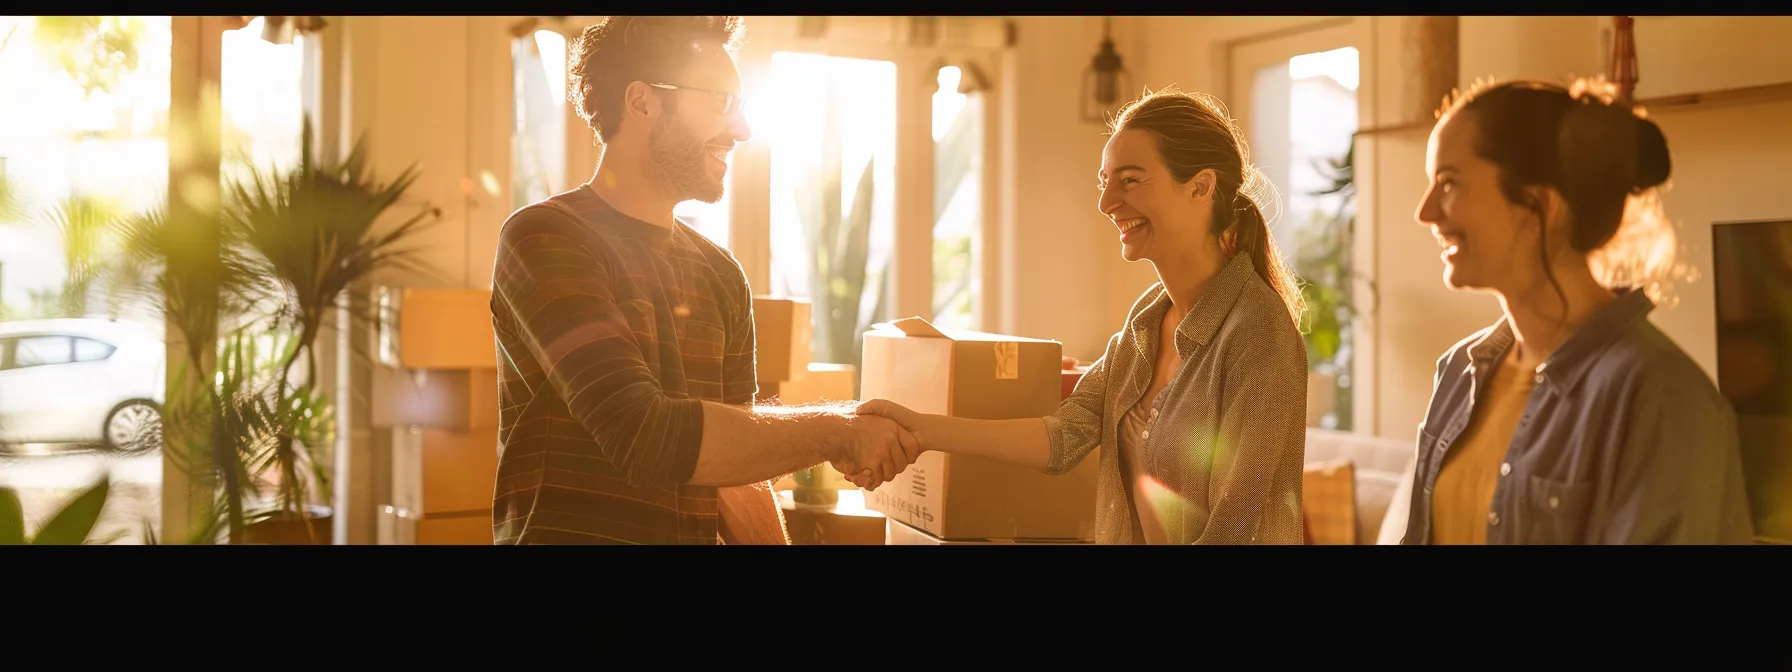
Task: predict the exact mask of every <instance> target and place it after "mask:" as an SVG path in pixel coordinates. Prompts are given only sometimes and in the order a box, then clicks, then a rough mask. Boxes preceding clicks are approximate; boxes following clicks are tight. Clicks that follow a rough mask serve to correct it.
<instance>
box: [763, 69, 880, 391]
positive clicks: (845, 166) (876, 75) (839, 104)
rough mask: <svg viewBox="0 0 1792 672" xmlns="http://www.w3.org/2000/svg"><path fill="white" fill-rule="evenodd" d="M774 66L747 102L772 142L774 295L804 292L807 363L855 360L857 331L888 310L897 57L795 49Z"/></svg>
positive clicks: (857, 341)
mask: <svg viewBox="0 0 1792 672" xmlns="http://www.w3.org/2000/svg"><path fill="white" fill-rule="evenodd" d="M771 66H772V67H771V78H770V82H768V90H767V91H765V92H764V93H763V94H759V95H756V96H755V98H756V99H757V100H759V101H763V102H762V105H761V106H759V107H749V108H748V114H749V115H750V116H752V120H751V123H752V125H753V128H754V129H755V130H754V133H755V134H764V136H765V137H766V138H767V139H769V141H770V142H771V191H770V194H771V227H770V228H771V231H770V233H771V276H772V277H771V283H772V286H771V292H770V293H771V294H772V295H774V296H790V297H806V298H808V300H809V301H810V303H811V315H812V317H813V320H814V332H813V336H812V343H813V348H814V351H813V360H814V361H816V362H821V363H834V364H853V365H857V364H858V363H859V347H860V344H859V337H860V334H862V333H863V332H864V331H865V329H866V328H867V327H868V326H869V325H870V324H872V323H873V322H876V321H878V320H881V319H884V318H885V313H886V312H887V306H886V303H887V297H888V296H889V292H888V290H887V288H888V286H889V269H890V264H889V262H890V251H891V247H892V242H893V235H894V220H895V205H894V201H893V199H892V198H891V197H892V195H893V194H894V193H895V161H894V158H895V149H896V116H895V114H896V66H895V64H894V63H892V62H889V61H879V60H866V59H855V58H843V57H835V56H824V55H818V54H805V53H796V52H777V53H774V54H772V59H771ZM768 107H769V109H768Z"/></svg>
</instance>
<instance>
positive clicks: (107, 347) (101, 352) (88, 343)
mask: <svg viewBox="0 0 1792 672" xmlns="http://www.w3.org/2000/svg"><path fill="white" fill-rule="evenodd" d="M117 349H118V348H115V347H112V344H111V343H103V342H100V341H96V340H93V339H91V338H81V337H78V336H77V337H76V338H75V361H77V362H97V361H100V360H102V359H105V358H107V357H111V356H112V352H113V351H115V350H117Z"/></svg>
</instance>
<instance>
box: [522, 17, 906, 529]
mask: <svg viewBox="0 0 1792 672" xmlns="http://www.w3.org/2000/svg"><path fill="white" fill-rule="evenodd" d="M740 30H741V18H740V17H717V16H676V17H610V18H608V19H607V20H605V21H604V22H603V23H600V24H598V25H596V26H593V27H591V28H588V29H586V30H585V32H584V34H583V35H582V36H581V37H580V39H579V42H578V45H577V46H576V48H575V52H574V54H573V58H572V59H571V61H570V62H571V63H573V65H572V70H571V78H570V79H571V81H570V86H569V87H568V89H569V93H570V97H572V98H573V100H574V101H575V102H576V104H577V107H578V111H579V115H580V116H581V117H583V118H585V119H586V120H587V123H589V124H590V126H591V128H592V130H593V131H594V132H595V133H596V134H597V137H598V139H599V140H601V141H602V142H603V147H604V150H603V156H602V158H601V159H600V160H599V162H598V167H597V172H596V174H595V175H594V176H593V178H592V180H591V182H590V183H588V184H585V185H581V186H580V187H579V188H577V189H573V190H571V191H569V192H566V193H563V194H559V195H556V196H553V197H551V198H549V199H547V200H546V201H543V202H541V203H537V204H534V205H531V206H529V207H525V208H523V209H521V210H518V211H517V212H516V213H514V214H512V215H511V217H510V219H509V220H508V221H506V222H505V224H504V229H503V232H502V233H501V234H500V235H499V241H498V253H497V261H496V265H495V268H494V270H493V291H492V323H493V327H494V329H495V330H496V332H497V346H498V371H499V402H498V403H499V410H500V427H499V442H500V444H501V449H500V460H499V465H498V480H497V487H496V489H495V492H494V494H493V499H492V515H493V533H494V537H495V539H496V541H497V543H500V544H611V543H624V544H714V543H717V542H718V541H723V542H725V543H774V544H776V543H788V537H787V535H786V534H785V532H784V528H783V524H782V521H783V519H782V516H781V515H780V514H779V511H778V506H777V501H776V499H775V498H774V496H773V494H772V492H771V489H770V487H769V483H768V481H769V480H770V479H773V478H777V477H779V476H782V475H784V474H787V473H790V472H793V471H796V470H799V469H805V468H808V467H811V466H814V465H816V464H820V463H823V462H831V463H833V465H834V466H835V468H837V469H840V470H842V471H843V472H846V473H852V474H855V475H858V476H859V477H860V478H861V480H862V481H864V482H869V483H872V484H876V483H881V482H882V481H885V480H888V479H890V478H893V477H894V476H895V475H896V474H897V473H900V472H901V471H902V470H903V469H904V468H906V467H907V466H908V464H909V463H910V462H911V461H913V459H914V457H915V456H916V455H917V454H918V452H919V444H918V443H917V442H915V441H914V439H913V437H911V436H909V435H908V433H907V432H906V431H904V430H903V429H901V428H900V427H899V426H898V425H896V424H895V423H894V422H891V421H889V420H886V419H884V418H880V417H875V416H863V417H860V416H855V415H853V414H852V413H851V410H850V406H848V407H843V408H840V409H777V408H774V407H765V408H754V407H752V406H751V404H752V403H753V399H754V396H755V395H756V394H757V392H758V384H757V382H756V380H757V376H756V375H755V371H754V369H755V366H754V360H755V346H754V336H753V316H752V294H751V291H750V290H749V288H748V286H747V281H746V276H745V274H744V273H743V272H742V271H741V268H740V264H739V263H738V262H737V261H735V259H734V257H733V256H732V255H731V254H730V253H729V252H728V251H727V250H725V249H723V248H721V247H719V246H717V245H715V244H714V243H711V242H710V241H708V240H706V239H705V238H703V237H702V236H701V235H699V234H697V233H696V232H695V231H694V230H692V229H691V228H690V227H688V226H686V225H684V224H683V223H681V222H678V221H677V220H676V219H674V218H673V216H672V209H673V207H674V206H675V205H677V204H678V203H679V202H681V201H685V200H689V199H697V200H701V201H706V202H711V203H713V202H715V201H717V200H720V198H721V196H722V188H723V187H722V179H723V177H724V175H725V174H726V172H727V169H728V165H727V155H728V153H729V152H730V151H731V150H732V149H733V147H734V145H735V144H736V143H739V142H744V141H746V140H747V138H748V137H749V135H750V131H749V129H748V128H747V122H746V119H745V117H744V116H743V110H742V97H741V95H740V91H741V82H740V74H739V72H738V71H737V70H736V69H735V65H734V61H733V57H732V55H731V54H730V53H729V49H730V48H732V47H733V46H734V45H735V44H737V42H738V40H739V35H740Z"/></svg>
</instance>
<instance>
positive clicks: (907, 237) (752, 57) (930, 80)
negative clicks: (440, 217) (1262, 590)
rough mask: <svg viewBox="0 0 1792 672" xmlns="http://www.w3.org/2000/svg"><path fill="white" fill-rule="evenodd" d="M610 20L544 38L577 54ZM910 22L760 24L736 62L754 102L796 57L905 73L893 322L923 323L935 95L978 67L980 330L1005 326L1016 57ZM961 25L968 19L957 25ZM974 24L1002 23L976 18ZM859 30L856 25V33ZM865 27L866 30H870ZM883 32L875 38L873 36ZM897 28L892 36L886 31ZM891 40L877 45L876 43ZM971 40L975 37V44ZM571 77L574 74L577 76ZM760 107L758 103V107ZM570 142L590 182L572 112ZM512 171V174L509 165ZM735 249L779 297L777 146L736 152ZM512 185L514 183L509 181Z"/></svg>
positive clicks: (577, 170) (753, 278)
mask: <svg viewBox="0 0 1792 672" xmlns="http://www.w3.org/2000/svg"><path fill="white" fill-rule="evenodd" d="M602 18H603V17H577V19H576V20H573V21H567V22H564V23H560V22H554V23H549V22H544V23H543V24H542V25H540V26H539V28H538V29H545V30H555V31H557V32H560V33H561V34H563V35H565V36H566V37H567V43H568V52H569V54H570V52H571V49H572V45H574V44H576V42H577V40H578V37H579V34H580V32H581V31H583V30H584V28H585V26H588V25H592V24H593V23H594V22H596V21H598V20H601V19H602ZM907 18H909V17H827V19H828V20H830V21H835V20H838V22H839V23H842V26H841V28H842V29H841V30H839V31H837V32H835V33H833V36H822V37H800V36H798V31H797V30H796V26H795V22H796V19H797V17H753V21H752V23H751V25H750V26H749V28H748V31H749V39H747V40H746V41H745V42H744V43H742V45H741V47H740V50H739V51H738V52H737V53H736V57H735V63H736V65H737V67H738V68H739V69H740V73H741V79H742V84H743V87H744V88H745V89H746V91H747V92H748V95H749V97H750V96H751V95H752V93H751V92H752V91H754V90H756V89H757V90H763V88H764V86H763V83H764V82H765V81H766V79H767V78H769V76H770V74H771V59H772V54H774V53H777V52H780V51H794V52H803V53H810V54H822V55H827V56H838V57H844V58H859V59H867V60H879V61H888V62H891V63H894V64H895V66H896V82H897V84H896V105H897V108H898V109H897V115H896V158H895V161H896V173H895V174H896V191H895V194H894V195H893V196H892V198H894V199H895V208H896V213H895V220H896V221H895V226H894V236H895V240H893V241H892V245H893V247H892V250H891V259H890V263H891V272H890V284H889V286H888V287H887V288H886V291H889V292H890V295H889V296H888V297H887V298H888V301H889V306H890V312H891V314H892V315H922V316H925V317H927V318H928V319H930V320H931V319H933V318H934V314H933V301H934V296H933V283H934V278H933V270H934V269H933V228H934V224H935V222H934V221H933V207H932V204H933V198H934V194H933V191H934V189H933V175H934V152H933V129H932V120H933V115H932V110H933V94H934V92H935V91H937V90H938V86H939V83H938V73H939V68H941V67H943V66H946V65H959V66H960V67H964V66H966V65H970V66H972V67H973V68H974V69H975V70H976V72H978V73H980V74H981V75H982V76H983V77H984V78H985V79H986V81H985V84H986V87H985V88H984V89H982V90H981V91H978V92H977V93H979V94H980V95H981V96H982V98H983V103H982V108H983V123H982V127H983V147H982V150H981V151H982V174H981V175H980V183H981V184H980V185H979V186H980V187H981V194H982V199H981V201H982V202H981V203H980V204H979V205H980V206H981V210H982V213H981V216H980V217H979V222H978V233H977V236H976V238H975V242H974V244H973V247H972V254H973V255H975V260H974V261H975V264H974V268H975V272H976V273H978V275H979V276H980V277H979V278H978V285H979V295H978V297H977V307H976V313H975V314H976V321H977V324H978V328H979V329H990V328H991V327H992V325H995V324H998V323H999V322H998V320H999V316H1000V315H1001V311H1002V305H1001V297H1003V296H1004V293H1003V291H1002V289H1003V287H1004V285H1005V284H1006V278H1005V276H1004V273H1003V267H1002V264H1001V259H1002V255H1001V250H1002V249H1003V247H1004V241H1002V240H1001V239H1000V235H1001V231H1002V226H1001V222H1002V217H1003V215H1004V210H1005V208H1004V203H1003V200H1004V199H1003V194H1004V191H1003V189H1002V185H1003V178H1004V176H1005V175H1006V171H1005V166H1004V165H1003V163H1002V161H1001V159H1002V156H1003V155H1002V144H1001V143H1002V137H1003V133H1004V128H1003V123H1002V122H1003V116H1004V115H1003V108H1004V104H1005V101H1004V99H1003V97H1002V91H1001V82H1002V81H1003V79H1004V75H1005V72H1004V69H1005V68H1006V67H1007V59H1006V58H1004V52H1005V51H1006V48H1005V47H1003V46H997V45H994V44H990V43H989V40H988V39H979V38H978V37H977V36H976V35H974V33H976V31H978V30H984V31H985V32H988V31H987V30H986V29H988V28H989V27H990V25H994V24H990V25H981V24H976V25H970V31H969V32H967V33H961V34H959V36H958V37H959V38H960V39H956V40H950V41H949V42H950V43H946V44H910V43H904V42H901V41H899V40H898V39H896V38H895V36H896V35H897V34H898V33H899V32H900V27H902V26H903V25H905V24H904V23H903V22H902V19H907ZM953 18H954V20H963V19H961V18H956V17H953ZM971 20H972V21H1000V20H1001V19H999V18H973V19H971ZM847 24H850V25H847ZM860 24H863V25H860ZM868 26H869V27H871V28H873V30H866V29H865V28H866V27H868ZM883 26H888V27H889V30H888V32H884V31H883V29H882V27H883ZM873 34H876V35H879V36H888V37H889V38H890V39H882V40H880V39H869V38H870V36H871V35H873ZM965 35H972V36H971V37H965ZM569 69H570V68H569ZM749 104H751V103H749ZM566 113H567V114H568V115H569V122H568V124H567V133H566V169H567V172H568V181H567V184H568V185H574V184H579V183H582V182H583V181H584V180H585V179H587V177H588V176H589V175H590V172H591V170H592V169H593V168H594V167H595V166H596V165H597V160H598V156H599V151H598V149H597V148H596V147H595V146H594V143H593V137H592V134H591V130H590V129H589V128H588V127H586V126H585V124H584V122H583V121H582V120H580V119H578V116H577V113H576V111H575V110H574V109H573V106H572V105H571V103H567V105H566ZM505 170H507V171H508V170H509V167H508V166H506V167H505ZM728 173H729V175H728V190H729V208H728V241H727V247H728V249H729V251H730V252H732V253H733V254H734V256H735V258H736V260H738V261H739V262H740V265H741V270H742V271H743V272H744V273H745V274H746V277H747V282H748V284H749V285H751V287H752V288H753V292H754V293H755V294H757V295H765V294H767V293H768V292H769V291H770V288H771V198H770V197H771V194H770V190H771V153H770V146H769V143H764V142H752V141H749V142H748V143H746V144H743V145H741V146H740V147H739V148H737V149H736V150H735V154H734V157H733V160H732V161H731V162H730V164H729V170H728ZM574 176H577V178H576V179H574ZM505 183H506V184H508V179H507V180H506V182H505Z"/></svg>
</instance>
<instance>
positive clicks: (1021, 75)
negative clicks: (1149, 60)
mask: <svg viewBox="0 0 1792 672" xmlns="http://www.w3.org/2000/svg"><path fill="white" fill-rule="evenodd" d="M1014 22H1015V24H1016V29H1017V32H1018V37H1019V40H1018V42H1017V43H1016V44H1015V45H1014V47H1013V48H1012V49H1011V50H1010V52H1009V53H1008V54H1007V67H1006V68H1005V71H1006V77H1005V79H1004V81H1003V83H1002V87H1003V95H1002V97H1003V99H1004V100H1007V101H1011V104H1010V105H1009V106H1008V108H1007V109H1006V110H1005V113H1006V116H1005V118H1004V120H1003V132H1004V133H1005V134H1008V135H1009V136H1010V137H1009V140H1008V141H1007V142H1006V143H1004V144H1005V145H1006V149H1007V156H1005V157H1004V160H1003V162H1002V164H1003V165H1006V166H1011V167H1012V172H1013V179H1012V181H1011V182H1010V184H1009V185H1008V190H1007V193H1005V194H1004V195H1003V197H1004V202H1005V207H1004V208H1003V212H1004V220H1005V221H1004V227H1005V228H1007V229H1008V231H1007V232H1006V233H1004V235H1002V236H1001V239H1002V240H1004V241H1010V242H1011V243H1012V244H1011V245H1010V246H1009V248H1008V249H1007V250H1006V252H1007V253H1008V255H1010V256H1009V257H1008V258H1006V259H1005V260H1004V263H1003V266H1004V267H1006V268H1009V269H1012V271H1011V272H1010V273H1008V274H1007V277H1006V278H1004V282H1003V292H1004V293H1005V296H1004V300H1003V301H1002V307H1003V315H1002V316H1001V319H1000V320H998V324H997V325H995V326H994V327H993V328H992V330H995V331H1002V332H1006V333H1011V334H1017V335H1021V336H1031V337H1036V338H1052V339H1057V340H1059V341H1062V342H1063V343H1064V353H1065V354H1066V355H1069V356H1073V357H1077V358H1079V359H1082V360H1084V361H1089V360H1093V359H1095V358H1096V357H1099V356H1101V350H1102V348H1103V347H1104V346H1105V345H1106V344H1107V339H1108V337H1109V336H1112V335H1113V334H1114V332H1116V331H1118V330H1119V329H1120V326H1121V322H1123V321H1124V320H1125V319H1126V312H1127V309H1128V308H1130V307H1131V306H1132V300H1133V299H1134V298H1136V297H1137V296H1138V294H1139V293H1140V292H1142V291H1143V290H1144V289H1145V287H1146V286H1148V285H1149V284H1150V283H1151V282H1152V278H1153V276H1152V275H1151V272H1150V269H1149V267H1146V266H1144V265H1142V264H1128V263H1126V262H1125V261H1123V260H1122V259H1121V258H1120V245H1119V240H1118V238H1117V237H1116V234H1115V230H1114V227H1113V225H1112V224H1110V223H1109V222H1108V221H1107V220H1106V218H1104V217H1103V216H1102V215H1101V213H1100V212H1099V211H1098V210H1097V209H1096V200H1097V198H1098V197H1099V194H1098V193H1097V192H1096V190H1095V174H1096V172H1097V171H1099V170H1100V168H1101V149H1102V147H1103V146H1104V145H1105V144H1106V143H1107V136H1106V135H1104V133H1105V131H1106V129H1105V128H1104V127H1102V126H1101V125H1099V124H1091V123H1086V122H1083V121H1082V120H1081V119H1080V118H1079V117H1080V114H1079V113H1080V110H1081V105H1080V101H1081V94H1082V75H1083V70H1084V68H1087V67H1088V65H1089V61H1090V59H1091V58H1093V57H1094V55H1095V52H1096V50H1097V49H1098V48H1099V45H1100V42H1101V29H1102V23H1101V20H1100V19H1099V18H1098V17H1063V16H1048V17H1017V18H1015V19H1014ZM1113 35H1114V40H1115V43H1116V46H1117V47H1118V49H1119V51H1120V53H1121V57H1122V58H1123V59H1126V62H1127V64H1128V67H1129V68H1137V67H1138V66H1137V65H1135V64H1134V62H1135V59H1139V58H1140V56H1139V54H1138V52H1137V51H1136V50H1135V49H1134V48H1132V46H1131V45H1138V44H1139V43H1140V41H1139V38H1138V37H1137V29H1136V28H1135V24H1133V23H1132V22H1130V21H1128V20H1126V19H1125V18H1121V19H1117V20H1116V21H1115V22H1114V33H1113ZM1135 72H1136V70H1135ZM1137 81H1138V80H1137V78H1136V76H1135V82H1137ZM1128 267H1130V268H1128ZM1141 268H1143V273H1140V270H1141Z"/></svg>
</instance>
